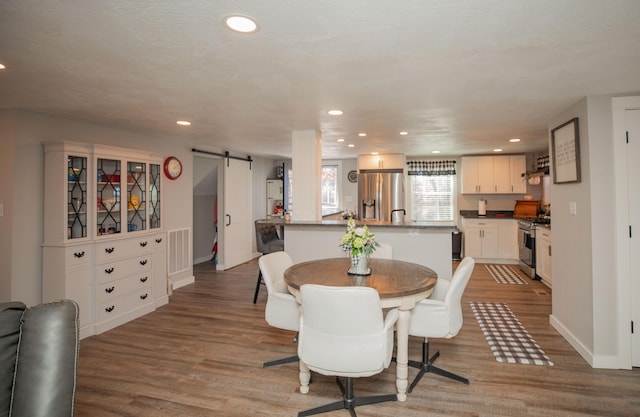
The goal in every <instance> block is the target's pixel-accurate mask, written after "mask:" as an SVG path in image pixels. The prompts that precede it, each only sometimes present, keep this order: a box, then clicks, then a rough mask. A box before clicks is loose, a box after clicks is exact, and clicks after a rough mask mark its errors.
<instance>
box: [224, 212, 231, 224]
mask: <svg viewBox="0 0 640 417" xmlns="http://www.w3.org/2000/svg"><path fill="white" fill-rule="evenodd" d="M226 216H227V217H228V218H229V223H227V224H226V225H225V226H231V215H230V214H227V215H226Z"/></svg>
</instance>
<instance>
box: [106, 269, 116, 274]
mask: <svg viewBox="0 0 640 417" xmlns="http://www.w3.org/2000/svg"><path fill="white" fill-rule="evenodd" d="M113 271H115V268H107V269H105V270H104V272H106V273H107V274H110V273H112V272H113Z"/></svg>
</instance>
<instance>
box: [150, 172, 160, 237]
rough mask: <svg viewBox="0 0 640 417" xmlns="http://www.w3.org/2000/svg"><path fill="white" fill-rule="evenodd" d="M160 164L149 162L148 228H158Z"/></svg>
mask: <svg viewBox="0 0 640 417" xmlns="http://www.w3.org/2000/svg"><path fill="white" fill-rule="evenodd" d="M160 172H161V171H160V164H149V228H150V229H159V228H160Z"/></svg>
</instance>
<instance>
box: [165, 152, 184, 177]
mask: <svg viewBox="0 0 640 417" xmlns="http://www.w3.org/2000/svg"><path fill="white" fill-rule="evenodd" d="M181 174H182V162H180V160H179V159H178V158H176V157H175V156H170V157H168V158H167V159H165V160H164V175H166V176H167V178H169V179H170V180H175V179H176V178H178V177H179V176H180V175H181Z"/></svg>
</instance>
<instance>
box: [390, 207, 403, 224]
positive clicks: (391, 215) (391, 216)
mask: <svg viewBox="0 0 640 417" xmlns="http://www.w3.org/2000/svg"><path fill="white" fill-rule="evenodd" d="M396 211H401V212H402V215H403V216H406V215H407V211H406V210H405V209H395V210H391V214H390V215H389V219H391V221H393V213H394V212H396Z"/></svg>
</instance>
